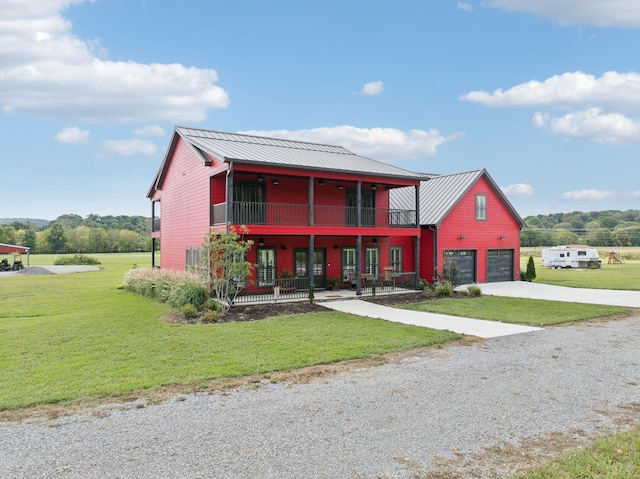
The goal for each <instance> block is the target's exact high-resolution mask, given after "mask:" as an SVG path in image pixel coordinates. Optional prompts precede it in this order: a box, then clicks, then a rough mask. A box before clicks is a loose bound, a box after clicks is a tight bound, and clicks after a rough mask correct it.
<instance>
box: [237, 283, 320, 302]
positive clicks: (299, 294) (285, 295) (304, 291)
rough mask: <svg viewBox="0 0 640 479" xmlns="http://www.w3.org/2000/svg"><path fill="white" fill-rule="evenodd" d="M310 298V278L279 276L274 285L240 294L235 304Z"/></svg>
mask: <svg viewBox="0 0 640 479" xmlns="http://www.w3.org/2000/svg"><path fill="white" fill-rule="evenodd" d="M308 298H309V278H278V279H276V280H275V284H274V285H273V286H270V287H268V288H262V289H260V290H258V291H251V292H246V293H241V294H239V295H238V296H236V299H235V304H244V303H257V302H285V301H299V300H303V299H308Z"/></svg>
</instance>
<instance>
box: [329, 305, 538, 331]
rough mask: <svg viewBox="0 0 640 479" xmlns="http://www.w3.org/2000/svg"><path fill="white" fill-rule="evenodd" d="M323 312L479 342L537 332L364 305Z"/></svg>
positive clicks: (530, 328)
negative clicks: (444, 331)
mask: <svg viewBox="0 0 640 479" xmlns="http://www.w3.org/2000/svg"><path fill="white" fill-rule="evenodd" d="M318 304H320V305H322V306H324V307H325V308H329V309H333V310H336V311H342V312H343V313H351V314H357V315H358V316H365V317H368V318H377V319H384V320H387V321H393V322H395V323H403V324H412V325H414V326H423V327H426V328H432V329H440V330H447V331H453V332H454V333H458V334H465V335H468V336H477V337H480V338H496V337H499V336H510V335H512V334H520V333H529V332H531V331H538V330H540V329H541V328H535V327H531V326H522V325H519V324H509V323H500V322H497V321H485V320H482V319H470V318H460V317H457V316H448V315H445V314H436V313H424V312H421V311H411V310H408V309H400V308H390V307H388V306H381V305H379V304H374V303H369V302H367V301H360V300H349V301H327V302H322V303H318Z"/></svg>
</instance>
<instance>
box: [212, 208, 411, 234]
mask: <svg viewBox="0 0 640 479" xmlns="http://www.w3.org/2000/svg"><path fill="white" fill-rule="evenodd" d="M229 210H231V211H229ZM227 223H232V224H243V225H270V226H340V227H380V228H388V227H389V228H393V227H399V228H411V227H416V226H417V224H416V212H415V210H399V209H389V208H367V207H362V208H360V214H358V208H357V207H352V206H326V205H308V204H306V205H305V204H287V203H264V202H248V201H235V202H233V204H232V207H231V208H228V205H227V203H218V204H215V205H213V207H212V208H211V225H212V226H214V225H223V224H227Z"/></svg>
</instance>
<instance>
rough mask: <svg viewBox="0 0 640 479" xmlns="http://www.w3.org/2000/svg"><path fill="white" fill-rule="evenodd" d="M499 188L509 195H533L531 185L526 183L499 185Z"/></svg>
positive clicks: (524, 196) (526, 196) (525, 196)
mask: <svg viewBox="0 0 640 479" xmlns="http://www.w3.org/2000/svg"><path fill="white" fill-rule="evenodd" d="M500 189H501V190H502V192H503V193H504V194H505V195H507V196H509V197H522V198H528V197H530V196H533V186H531V185H527V184H526V183H517V184H515V185H509V186H505V187H501V188H500Z"/></svg>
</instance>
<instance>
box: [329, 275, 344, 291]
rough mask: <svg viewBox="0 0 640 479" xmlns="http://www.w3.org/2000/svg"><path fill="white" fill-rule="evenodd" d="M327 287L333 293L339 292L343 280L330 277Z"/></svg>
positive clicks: (337, 277)
mask: <svg viewBox="0 0 640 479" xmlns="http://www.w3.org/2000/svg"><path fill="white" fill-rule="evenodd" d="M326 286H327V288H328V289H330V290H331V291H337V290H339V289H340V286H342V280H341V279H340V277H339V276H330V277H329V278H327V283H326Z"/></svg>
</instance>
